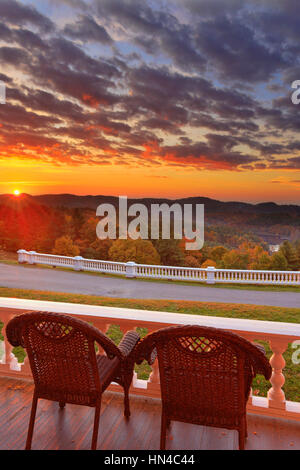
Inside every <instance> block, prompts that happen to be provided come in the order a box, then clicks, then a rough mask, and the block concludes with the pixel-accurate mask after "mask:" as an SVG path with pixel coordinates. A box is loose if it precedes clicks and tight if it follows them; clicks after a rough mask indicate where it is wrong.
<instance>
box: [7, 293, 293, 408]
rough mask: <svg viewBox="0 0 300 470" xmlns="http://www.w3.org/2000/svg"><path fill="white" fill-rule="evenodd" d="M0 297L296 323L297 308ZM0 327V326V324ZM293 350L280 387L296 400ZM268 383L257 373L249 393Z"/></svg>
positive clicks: (144, 372) (114, 333)
mask: <svg viewBox="0 0 300 470" xmlns="http://www.w3.org/2000/svg"><path fill="white" fill-rule="evenodd" d="M0 297H15V298H22V299H33V300H46V301H53V302H70V303H81V304H88V305H99V306H100V305H102V306H110V307H121V308H122V307H123V308H134V309H140V310H152V311H153V314H154V315H155V311H165V312H174V313H188V314H191V315H207V316H214V317H227V318H244V319H251V320H267V321H278V322H289V323H299V322H300V308H283V307H263V306H256V305H243V304H230V303H217V302H215V303H214V302H194V301H176V300H144V299H141V300H139V299H116V298H107V297H98V296H94V295H93V296H89V295H81V294H67V293H53V292H44V291H38V290H24V289H9V288H5V287H0ZM0 326H1V328H2V326H3V324H2V325H0ZM139 332H140V333H141V335H142V336H143V335H145V334H146V333H147V331H146V330H145V329H140V330H139ZM108 334H109V336H110V337H111V338H112V339H113V341H115V342H116V343H118V342H119V341H120V339H121V337H122V333H121V331H120V328H119V326H118V325H111V327H110V329H109V331H108ZM263 344H264V346H265V349H266V354H267V356H268V357H269V358H270V357H271V355H272V352H271V350H270V348H269V346H268V343H266V342H264V343H263ZM294 351H295V350H294V349H292V348H291V345H289V348H288V349H287V351H286V352H285V354H284V358H285V360H286V367H285V371H284V374H285V379H286V382H285V385H284V387H283V389H284V391H285V394H286V398H287V400H292V401H300V364H299V365H295V364H293V363H292V361H291V356H292V353H293V352H294ZM14 352H15V354H16V355H17V357H18V359H19V361H20V362H22V361H23V359H24V352H23V350H22V349H20V348H16V349H15V350H14ZM136 370H137V373H138V377H139V378H143V379H145V378H147V377H148V376H149V372H150V371H151V369H150V367H149V366H148V364H146V363H144V364H141V365H140V366H136ZM269 387H270V383H269V382H267V381H265V380H264V378H263V377H260V376H258V377H257V378H256V379H255V381H254V383H253V393H254V394H257V395H261V396H266V394H267V390H268V389H269Z"/></svg>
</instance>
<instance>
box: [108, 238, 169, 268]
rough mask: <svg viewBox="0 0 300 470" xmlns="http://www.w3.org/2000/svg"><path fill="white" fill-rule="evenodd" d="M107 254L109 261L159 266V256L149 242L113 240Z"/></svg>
mask: <svg viewBox="0 0 300 470" xmlns="http://www.w3.org/2000/svg"><path fill="white" fill-rule="evenodd" d="M108 254H109V259H110V260H111V261H122V262H127V261H135V262H136V263H139V264H160V256H159V254H158V252H157V250H156V249H155V248H154V246H153V245H152V243H151V242H150V241H149V240H142V239H138V240H130V239H127V240H115V241H114V242H113V243H112V246H111V247H110V249H109V252H108Z"/></svg>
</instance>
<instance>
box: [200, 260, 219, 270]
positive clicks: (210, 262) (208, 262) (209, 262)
mask: <svg viewBox="0 0 300 470" xmlns="http://www.w3.org/2000/svg"><path fill="white" fill-rule="evenodd" d="M209 266H211V267H214V268H215V267H216V266H217V263H216V262H215V261H214V260H213V259H207V260H206V261H204V263H202V264H201V268H208V267H209Z"/></svg>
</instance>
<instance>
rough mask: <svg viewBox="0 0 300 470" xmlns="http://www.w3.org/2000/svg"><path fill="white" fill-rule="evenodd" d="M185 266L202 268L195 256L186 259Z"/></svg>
mask: <svg viewBox="0 0 300 470" xmlns="http://www.w3.org/2000/svg"><path fill="white" fill-rule="evenodd" d="M184 265H185V266H188V267H189V268H200V263H199V259H197V258H196V257H195V256H193V255H187V256H185V258H184Z"/></svg>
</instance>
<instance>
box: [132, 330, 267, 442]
mask: <svg viewBox="0 0 300 470" xmlns="http://www.w3.org/2000/svg"><path fill="white" fill-rule="evenodd" d="M263 351H264V350H263V348H262V347H259V346H257V345H254V344H252V343H250V342H249V341H247V340H245V339H243V338H241V337H240V336H238V335H236V334H234V333H230V332H227V331H224V330H221V329H216V328H208V327H201V326H179V327H177V326H176V327H168V328H164V329H162V330H158V331H156V332H154V333H152V334H150V335H148V336H146V338H145V339H144V340H143V341H141V342H140V344H139V345H138V346H137V347H136V362H137V363H141V362H142V360H144V359H146V360H147V361H148V362H149V363H150V364H152V363H153V362H154V360H155V358H156V355H157V356H158V363H159V373H160V384H161V395H162V419H161V441H160V448H161V449H165V444H166V428H167V427H168V426H169V424H170V421H171V420H174V421H183V422H188V423H193V424H200V425H204V426H214V427H220V428H226V429H236V430H237V431H238V432H239V448H240V449H244V443H245V437H246V436H247V423H246V403H247V400H248V397H249V393H250V388H251V384H252V380H253V378H254V377H255V375H256V374H263V375H264V376H265V378H266V379H269V378H270V376H271V372H272V369H271V366H270V364H269V362H268V360H267V359H266V357H265V354H264V352H263Z"/></svg>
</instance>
